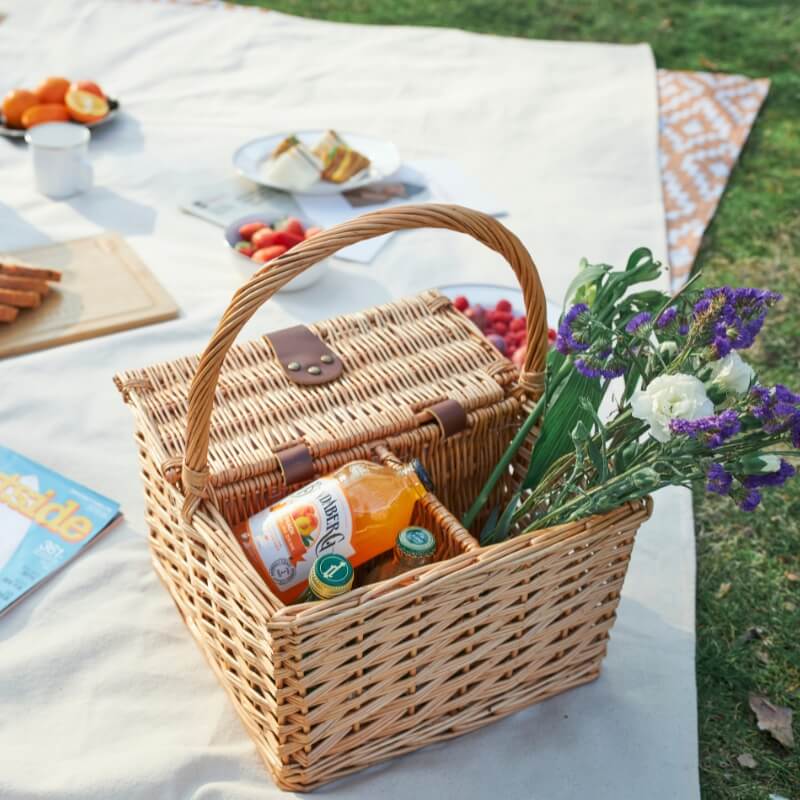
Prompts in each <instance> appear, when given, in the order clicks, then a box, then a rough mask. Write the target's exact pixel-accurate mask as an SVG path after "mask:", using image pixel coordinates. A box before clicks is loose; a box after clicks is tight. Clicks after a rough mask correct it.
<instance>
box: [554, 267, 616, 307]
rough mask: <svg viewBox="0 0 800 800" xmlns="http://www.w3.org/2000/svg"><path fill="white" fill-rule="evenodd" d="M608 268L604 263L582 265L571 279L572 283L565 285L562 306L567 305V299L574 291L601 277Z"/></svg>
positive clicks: (570, 298)
mask: <svg viewBox="0 0 800 800" xmlns="http://www.w3.org/2000/svg"><path fill="white" fill-rule="evenodd" d="M610 269H611V267H609V266H607V265H605V264H595V265H592V264H590V265H587V266H585V267H583V268H582V269H581V270H580V272H578V274H577V275H576V276H575V277H574V278H573V279H572V283H571V284H570V285H569V286H568V287H567V291H566V292H565V293H564V308H566V307H567V305H568V303H569V301H570V300H572V298H573V297H574V296H575V293H576V292H577V291H578V290H579V289H580V288H581V287H583V286H586V285H587V284H589V283H593V282H594V281H596V280H597V279H598V278H601V277H602V276H603V275H605V274H606V272H608V271H609V270H610Z"/></svg>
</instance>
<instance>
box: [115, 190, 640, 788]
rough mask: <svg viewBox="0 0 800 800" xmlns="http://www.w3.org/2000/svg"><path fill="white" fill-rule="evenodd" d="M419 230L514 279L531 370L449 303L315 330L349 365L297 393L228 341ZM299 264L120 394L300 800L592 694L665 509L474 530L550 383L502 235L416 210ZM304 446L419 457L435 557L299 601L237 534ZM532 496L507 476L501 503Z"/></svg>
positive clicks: (203, 595) (146, 478) (192, 580)
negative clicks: (303, 283)
mask: <svg viewBox="0 0 800 800" xmlns="http://www.w3.org/2000/svg"><path fill="white" fill-rule="evenodd" d="M423 224H432V225H433V226H434V227H452V228H453V229H456V230H462V231H465V232H467V233H470V234H471V235H473V236H475V238H477V239H479V240H480V241H482V242H484V243H485V244H488V245H489V246H491V247H493V248H494V249H496V250H498V251H499V252H501V253H503V255H505V256H506V258H507V259H508V260H509V263H511V264H512V267H514V269H515V272H516V273H517V275H518V276H519V277H520V281H521V283H522V285H523V290H524V293H525V297H526V301H527V302H528V303H529V305H528V323H529V329H530V330H529V334H530V335H531V336H533V337H536V336H538V337H540V339H539V340H535V339H532V342H533V344H532V346H531V348H530V350H529V353H528V361H527V364H526V368H525V370H523V373H522V374H521V375H520V374H518V373H517V371H516V370H515V368H514V367H513V365H511V363H510V362H509V361H507V360H506V359H504V358H502V357H501V356H500V355H499V353H497V351H495V350H494V349H493V348H492V347H491V346H490V345H488V344H487V342H486V340H485V339H484V338H483V337H482V335H480V334H479V333H478V331H477V329H475V328H474V327H473V326H472V325H471V323H469V322H468V321H467V320H465V319H464V318H463V316H462V315H460V314H459V313H458V312H456V311H455V310H454V309H453V308H452V306H451V305H450V303H449V302H448V301H447V300H446V299H445V298H442V297H441V296H439V295H438V294H436V293H433V292H428V293H423V295H420V296H419V297H417V298H411V299H408V300H403V301H400V302H398V303H393V304H390V305H388V306H383V307H379V308H374V309H370V310H369V311H366V312H362V313H360V314H354V315H348V316H346V317H340V318H337V319H335V320H329V321H327V322H321V323H318V324H317V325H315V326H314V330H315V332H316V333H317V334H318V335H319V336H320V337H321V338H323V339H324V340H325V341H326V344H328V345H329V346H330V347H331V348H332V349H334V350H335V351H336V353H337V354H338V355H339V356H340V357H341V359H342V361H343V363H344V365H345V373H344V375H343V376H342V378H340V379H338V380H337V381H336V382H334V383H332V384H326V385H324V386H320V387H310V388H303V389H299V388H298V387H295V386H291V385H289V383H288V381H287V379H286V377H285V376H284V375H283V373H282V372H281V371H280V369H279V368H278V367H277V366H276V364H275V363H274V355H273V354H272V352H271V349H270V348H269V346H268V345H267V344H266V343H265V342H264V341H256V342H250V343H247V344H244V345H239V346H237V347H232V346H231V345H232V342H233V337H234V336H235V334H236V332H238V330H239V329H240V328H241V326H242V325H243V324H244V321H246V318H247V317H249V316H250V315H251V314H252V313H253V312H254V310H255V308H257V307H258V305H260V304H261V303H262V302H264V300H266V299H267V298H268V297H269V295H270V294H271V293H272V292H274V291H275V290H276V289H277V288H278V286H280V285H282V284H283V283H285V282H286V281H287V280H289V279H290V277H292V276H293V275H295V274H297V273H298V272H299V271H300V270H301V267H302V268H305V267H306V266H309V265H310V264H311V263H313V259H316V258H319V257H323V256H324V255H327V254H329V253H330V252H333V251H334V250H335V249H337V247H339V246H344V245H345V244H349V243H351V242H353V241H357V240H358V239H359V238H364V236H366V235H379V234H380V233H384V232H386V231H387V230H392V229H396V228H402V227H420V226H421V225H423ZM312 242H313V243H314V244H313V247H312V246H311V243H312ZM301 248H305V250H301ZM296 250H297V251H300V252H298V253H295V250H292V251H290V252H289V253H287V254H286V255H285V256H283V257H281V259H279V260H278V261H279V262H280V263H278V265H277V266H276V273H277V274H273V273H271V272H270V273H267V272H262V273H259V274H258V275H256V276H254V278H253V279H252V280H251V281H250V282H249V283H248V284H247V285H246V286H245V287H243V289H242V290H240V291H239V292H238V293H237V295H236V296H235V297H234V300H233V301H232V303H231V306H230V307H229V309H228V311H227V312H226V314H225V316H224V317H223V320H222V322H221V323H220V326H219V327H218V329H217V331H216V332H215V334H214V336H213V337H212V341H211V343H210V344H209V346H208V348H207V349H206V351H205V353H204V355H203V356H202V357H201V358H200V359H199V360H198V359H197V358H186V359H180V360H178V361H175V362H171V363H169V364H161V365H156V366H154V367H150V368H148V369H146V370H136V371H132V372H128V373H125V374H124V375H121V376H119V377H118V378H117V384H118V386H119V388H120V389H121V391H122V392H123V396H124V397H125V399H126V401H127V402H128V403H129V404H130V406H131V408H132V409H133V412H134V417H135V421H136V439H137V443H138V449H139V456H140V463H141V469H142V479H143V483H144V487H145V495H146V508H147V519H148V524H149V529H150V544H151V549H152V552H153V558H154V564H155V567H156V570H157V572H158V574H159V575H160V577H161V578H162V580H163V581H164V583H165V585H166V587H167V589H168V590H169V592H170V594H171V595H172V598H173V600H174V601H175V604H176V606H177V607H178V609H179V611H180V613H181V615H182V616H183V618H184V620H185V622H186V624H187V626H188V628H189V630H190V632H191V633H192V635H193V637H194V638H195V640H196V641H197V642H198V644H199V645H200V647H201V648H202V650H203V652H204V653H205V655H206V657H207V658H208V661H209V663H210V664H211V666H212V667H213V669H214V671H215V672H216V674H217V676H218V677H219V679H220V682H221V683H222V685H223V686H224V687H225V689H226V691H227V692H228V694H229V695H230V697H231V699H232V701H233V703H234V705H235V707H236V709H237V712H238V714H239V716H240V717H241V719H242V721H243V723H244V725H245V726H246V728H247V730H248V732H249V733H250V735H251V736H252V738H253V740H254V742H255V743H256V746H257V748H258V750H259V752H260V754H261V756H262V758H263V760H264V762H265V764H266V765H267V767H268V769H269V770H270V772H271V774H272V775H273V776H274V778H275V780H276V782H277V783H278V784H279V785H280V786H282V787H284V788H287V789H293V790H297V791H304V790H309V789H312V788H314V787H315V786H318V785H320V784H322V783H325V782H326V781H329V780H331V779H333V778H336V777H338V776H341V775H344V774H347V773H349V772H352V771H354V770H358V769H363V768H365V767H367V766H369V765H371V764H374V763H376V762H378V761H381V760H383V759H386V758H389V757H392V756H395V755H398V754H400V753H404V752H409V751H411V750H414V749H417V748H419V747H423V746H425V745H426V744H429V743H431V742H435V741H439V740H441V739H445V738H448V737H451V736H456V735H458V734H461V733H464V732H466V731H469V730H472V729H474V728H477V727H480V726H481V725H484V724H487V723H489V722H491V721H493V720H495V719H499V718H500V717H502V716H504V715H506V714H509V713H512V712H513V711H516V710H518V709H520V708H522V707H524V706H526V705H529V704H530V703H534V702H537V701H539V700H542V699H544V698H546V697H549V696H551V695H553V694H556V693H558V692H561V691H564V690H566V689H569V688H571V687H573V686H577V685H579V684H581V683H584V682H586V681H589V680H591V679H593V678H594V677H596V676H597V674H598V671H599V668H600V662H601V661H602V658H603V656H604V654H605V648H606V640H607V637H608V631H609V629H610V627H611V625H612V624H613V619H614V611H615V609H616V606H617V603H618V599H619V592H620V589H621V586H622V582H623V579H624V575H625V570H626V567H627V563H628V559H629V557H630V552H631V548H632V546H633V539H634V535H635V532H636V530H637V528H638V527H639V525H640V524H641V522H642V521H643V520H645V519H646V518H647V516H648V515H649V512H650V505H649V503H639V504H633V505H626V506H624V507H621V508H619V509H617V510H615V511H613V512H610V513H608V514H605V515H603V516H601V517H594V518H591V519H589V520H583V521H581V522H578V523H573V524H569V525H563V526H560V527H558V528H552V529H548V530H546V531H539V532H536V533H533V534H523V535H521V536H518V537H516V538H514V539H511V540H509V541H507V542H505V543H502V544H499V545H494V546H492V547H488V548H481V547H479V545H478V543H477V541H476V540H475V539H474V538H473V537H472V536H471V535H470V533H469V532H467V531H466V530H464V529H463V527H462V526H461V525H460V523H459V522H458V519H457V516H460V514H461V513H463V511H464V510H465V509H466V508H467V506H468V504H469V503H470V502H471V500H472V499H473V498H474V496H475V494H476V493H477V492H478V491H479V489H480V488H481V486H482V485H483V483H484V482H485V480H486V478H487V476H488V474H489V472H490V471H491V469H492V467H493V465H494V464H495V463H496V462H497V460H498V459H499V457H500V455H501V454H502V452H503V450H504V449H505V447H506V446H507V444H508V442H509V440H510V439H511V437H512V436H513V434H514V432H515V431H516V429H517V428H518V426H519V424H520V422H521V420H522V419H523V418H524V416H525V415H526V413H527V411H528V410H529V408H530V406H531V403H532V402H533V399H534V398H535V396H536V391H537V390H538V389H539V388H540V385H541V384H540V381H539V380H538V379H537V374H536V373H537V372H539V371H540V370H541V368H542V364H543V353H544V350H543V346H542V345H541V344H540V342H543V341H545V338H546V337H545V327H544V324H545V323H544V316H543V314H544V302H543V293H542V292H541V286H540V285H539V282H538V277H537V276H536V272H535V267H534V266H533V262H532V261H531V260H530V257H529V256H528V255H527V253H526V252H525V251H524V248H522V245H521V244H520V243H519V242H518V240H516V238H515V237H513V235H512V234H510V233H509V232H508V231H506V230H505V229H504V228H503V227H502V225H500V224H499V223H498V222H496V221H495V220H493V219H491V218H489V217H484V215H481V214H478V213H477V212H469V211H466V210H464V209H457V208H454V207H436V206H422V207H409V208H408V209H403V210H402V211H401V210H394V211H391V212H378V213H377V214H374V215H367V216H366V217H364V218H361V219H360V220H356V221H354V222H352V223H346V224H345V225H344V226H339V227H338V228H335V229H331V230H329V231H326V232H324V233H322V234H319V235H318V237H315V238H314V239H312V240H309V243H308V245H302V246H300V247H298V248H296ZM293 253H295V255H292V254H293ZM289 256H291V257H290V258H289ZM423 344H424V346H423ZM443 398H452V399H457V400H459V402H461V403H462V405H463V406H464V407H465V408H466V409H467V412H468V413H467V420H468V425H467V428H466V430H464V431H463V432H461V433H459V434H457V435H455V436H451V437H449V438H444V437H443V434H442V432H441V431H440V429H439V427H438V426H437V424H436V423H435V422H434V421H432V420H431V419H430V415H429V414H428V413H427V411H426V409H427V408H429V407H430V405H431V404H432V403H435V402H437V401H439V400H441V399H443ZM187 420H188V423H187ZM535 433H536V432H535V431H534V432H532V437H533V436H535ZM295 440H299V441H302V442H304V443H305V444H306V445H307V446H308V447H309V449H310V451H311V453H312V455H313V458H314V465H315V468H316V471H317V473H318V474H324V473H326V472H329V471H331V470H332V469H334V468H336V467H337V466H339V465H341V464H343V463H346V462H347V461H350V460H352V459H354V458H381V459H382V460H384V461H386V462H388V463H393V464H396V463H398V462H403V461H407V460H409V459H410V458H411V457H414V456H417V457H419V458H421V459H422V460H423V463H424V464H425V465H426V467H427V468H428V470H429V471H430V472H431V473H432V475H433V477H434V481H435V482H436V484H437V492H438V495H437V496H438V498H440V499H437V497H434V496H433V495H429V496H428V497H426V498H425V499H424V500H423V501H421V502H420V503H419V504H418V506H417V509H416V511H415V520H414V521H415V522H417V523H419V524H421V525H424V526H425V527H427V528H429V529H430V530H431V531H432V532H433V533H434V534H435V536H436V538H437V542H438V545H439V546H438V551H437V558H438V559H439V560H438V561H437V562H436V563H434V564H431V565H428V566H425V567H421V568H419V569H418V570H415V571H414V572H412V573H409V574H407V575H404V576H401V577H400V578H395V579H390V580H387V581H383V582H381V583H378V584H375V585H370V586H365V587H361V588H357V589H355V590H354V591H352V592H350V593H348V594H346V595H344V596H342V597H339V598H336V599H334V600H331V601H326V602H321V603H315V604H303V605H296V606H284V605H283V604H282V603H281V602H280V601H279V600H278V599H277V598H276V597H275V596H274V595H272V594H271V592H270V591H269V589H268V588H267V586H266V585H265V584H264V583H263V581H262V580H261V578H260V577H259V576H258V574H257V572H256V571H255V569H254V568H253V567H252V565H251V564H250V563H249V562H248V561H247V559H246V557H245V556H244V554H243V552H242V551H241V550H240V548H239V545H238V544H237V542H236V540H235V538H234V537H233V534H232V531H231V524H232V523H233V522H235V521H237V520H238V519H241V518H242V517H243V516H246V515H248V514H251V513H253V512H255V511H257V510H260V509H261V508H263V507H264V506H265V505H266V504H267V502H270V501H274V500H275V499H277V498H278V497H280V496H283V495H285V494H286V493H287V492H288V491H289V490H290V489H291V487H287V486H286V485H285V484H284V483H283V481H282V475H281V473H280V470H279V468H278V466H277V461H276V457H275V450H276V448H278V447H279V446H281V445H285V444H288V443H290V442H292V441H295ZM532 443H533V438H532V439H531V441H529V442H528V443H527V444H526V445H525V447H524V448H523V456H522V457H523V458H524V453H527V452H529V451H530V447H531V446H532ZM519 480H520V474H519V470H514V469H512V470H510V471H509V474H508V476H507V480H505V481H502V482H501V483H500V485H499V486H498V487H497V490H496V492H495V494H494V496H493V498H492V499H491V503H496V502H500V501H502V500H503V499H504V498H507V497H508V495H509V494H510V493H511V492H512V491H514V489H515V487H516V485H518V483H519Z"/></svg>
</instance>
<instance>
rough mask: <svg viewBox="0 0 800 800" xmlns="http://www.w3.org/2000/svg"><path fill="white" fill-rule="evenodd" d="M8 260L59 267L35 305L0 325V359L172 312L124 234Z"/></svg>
mask: <svg viewBox="0 0 800 800" xmlns="http://www.w3.org/2000/svg"><path fill="white" fill-rule="evenodd" d="M7 255H9V256H12V257H13V259H14V260H17V259H18V260H19V261H22V262H25V263H26V264H31V265H32V266H35V267H50V268H52V269H57V270H60V271H61V272H62V273H63V274H62V278H61V281H60V282H59V283H53V284H51V289H50V292H49V293H48V294H47V295H46V296H45V297H44V298H43V299H42V304H41V305H40V306H39V307H38V308H33V309H24V310H21V311H20V313H19V316H18V317H17V319H16V320H15V321H14V322H12V323H9V324H0V358H5V357H7V356H13V355H19V354H20V353H29V352H31V351H32V350H42V349H44V348H46V347H56V346H57V345H61V344H69V343H71V342H77V341H79V340H81V339H90V338H92V337H94V336H102V335H104V334H107V333H115V332H116V331H124V330H128V329H130V328H138V327H140V326H142V325H150V324H151V323H153V322H163V321H164V320H168V319H174V318H175V317H177V316H178V307H177V306H176V305H175V303H174V301H173V300H172V298H171V297H170V296H169V295H168V294H167V293H166V292H165V291H164V289H163V288H162V287H161V285H160V284H159V283H158V282H157V281H156V279H155V277H154V276H153V274H152V273H151V272H150V270H149V269H147V267H146V266H145V265H144V264H143V263H142V261H141V259H140V258H139V257H138V256H137V255H136V253H134V252H133V250H132V249H131V248H130V247H129V246H128V244H127V243H126V242H125V240H124V239H122V238H121V237H120V236H118V235H117V234H114V233H102V234H100V235H99V236H90V237H88V238H86V239H75V240H74V241H71V242H61V243H59V244H54V245H47V246H45V247H35V248H33V249H31V250H18V251H16V252H14V253H8V254H7Z"/></svg>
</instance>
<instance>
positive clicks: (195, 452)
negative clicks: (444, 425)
mask: <svg viewBox="0 0 800 800" xmlns="http://www.w3.org/2000/svg"><path fill="white" fill-rule="evenodd" d="M409 228H444V229H447V230H453V231H459V232H461V233H466V234H469V235H470V236H472V237H473V238H474V239H477V240H478V241H479V242H481V243H483V244H484V245H486V246H487V247H489V248H491V249H492V250H495V251H496V252H498V253H500V255H502V256H503V257H504V258H505V259H506V261H508V263H509V264H510V266H511V268H512V269H513V270H514V273H515V275H516V276H517V279H518V280H519V283H520V286H521V287H522V294H523V297H524V300H525V311H526V314H527V332H528V349H527V353H526V355H525V363H524V366H523V369H522V371H521V375H520V380H521V382H522V383H523V384H524V385H525V386H527V387H530V386H532V385H534V386H535V385H536V380H537V377H538V374H539V373H541V372H543V370H544V362H545V356H546V353H547V346H548V345H547V307H546V302H545V297H544V290H543V289H542V284H541V281H540V279H539V273H538V272H537V270H536V265H535V264H534V263H533V259H532V258H531V257H530V254H529V253H528V251H527V250H526V249H525V246H524V245H523V244H522V242H520V240H519V239H518V238H517V237H516V236H515V235H514V234H513V233H511V231H509V230H508V228H506V227H505V226H504V225H502V224H501V223H499V222H498V221H497V220H496V219H494V218H493V217H490V216H489V215H488V214H483V213H481V212H479V211H473V210H471V209H468V208H464V207H462V206H456V205H444V204H436V203H425V204H420V205H407V206H400V207H399V208H393V209H384V210H380V211H373V212H371V213H369V214H364V215H362V216H360V217H357V218H356V219H353V220H350V221H348V222H344V223H342V224H340V225H335V226H334V227H332V228H328V229H327V230H324V231H322V232H320V233H318V234H317V235H316V236H314V237H312V238H311V239H307V240H306V241H304V242H302V243H301V244H299V245H297V246H296V247H293V248H292V249H291V250H289V251H288V252H286V253H284V254H283V255H282V256H280V257H278V258H276V259H275V260H274V261H272V262H271V263H270V264H269V265H268V266H267V267H265V268H264V269H261V270H259V271H258V272H256V273H255V274H254V275H253V276H252V277H251V278H250V279H249V280H248V281H247V282H246V283H245V284H243V285H242V286H241V287H239V289H238V290H237V291H236V294H234V296H233V299H232V300H231V302H230V304H229V305H228V308H227V309H226V310H225V313H224V314H223V316H222V319H221V320H220V322H219V325H217V329H216V330H215V331H214V334H213V335H212V337H211V341H210V342H209V343H208V346H207V347H206V349H205V351H204V352H203V355H202V356H201V357H200V363H199V364H198V366H197V371H196V372H195V375H194V378H193V380H192V385H191V387H190V389H189V409H188V414H187V419H186V450H185V453H184V459H183V467H182V471H181V479H182V482H183V490H184V492H185V495H186V501H185V503H184V507H183V510H184V514H185V515H186V516H187V517H188V518H189V519H191V517H192V514H193V513H194V510H195V509H196V508H197V506H198V504H199V502H200V500H201V499H202V497H203V496H204V494H205V491H206V487H207V483H208V464H207V459H208V440H209V434H210V427H211V412H212V409H213V406H214V394H215V390H216V386H217V379H218V378H219V373H220V370H221V369H222V364H223V362H224V360H225V356H226V354H227V352H228V350H229V349H230V347H231V345H232V344H233V342H234V340H235V339H236V337H237V335H238V333H239V331H240V330H241V329H242V328H243V327H244V325H245V324H246V323H247V321H248V320H249V319H250V318H251V317H252V316H253V314H254V313H255V312H256V311H257V310H258V308H259V307H260V306H261V305H262V304H263V303H265V302H266V301H267V300H269V298H270V297H272V295H274V294H275V292H277V291H278V290H279V289H280V288H281V287H282V286H284V285H286V284H287V283H288V282H289V281H290V280H292V278H294V277H296V276H297V275H299V274H300V273H301V272H303V271H304V270H306V269H308V268H309V267H312V266H313V265H314V264H316V263H318V262H319V261H322V260H323V259H324V258H327V257H328V256H330V255H332V254H333V253H335V252H336V251H338V250H340V249H341V248H343V247H347V246H348V245H351V244H354V243H355V242H360V241H362V240H364V239H372V238H374V237H375V236H382V235H383V234H385V233H391V232H392V231H399V230H405V229H409Z"/></svg>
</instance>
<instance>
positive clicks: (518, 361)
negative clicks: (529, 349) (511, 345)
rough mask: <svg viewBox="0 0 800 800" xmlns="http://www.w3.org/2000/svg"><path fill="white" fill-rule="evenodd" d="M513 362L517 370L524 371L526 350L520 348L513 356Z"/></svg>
mask: <svg viewBox="0 0 800 800" xmlns="http://www.w3.org/2000/svg"><path fill="white" fill-rule="evenodd" d="M511 361H512V363H513V364H514V366H515V367H516V368H517V369H522V365H523V364H524V363H525V348H524V347H518V348H517V349H516V350H515V351H514V352H513V353H512V354H511Z"/></svg>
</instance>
